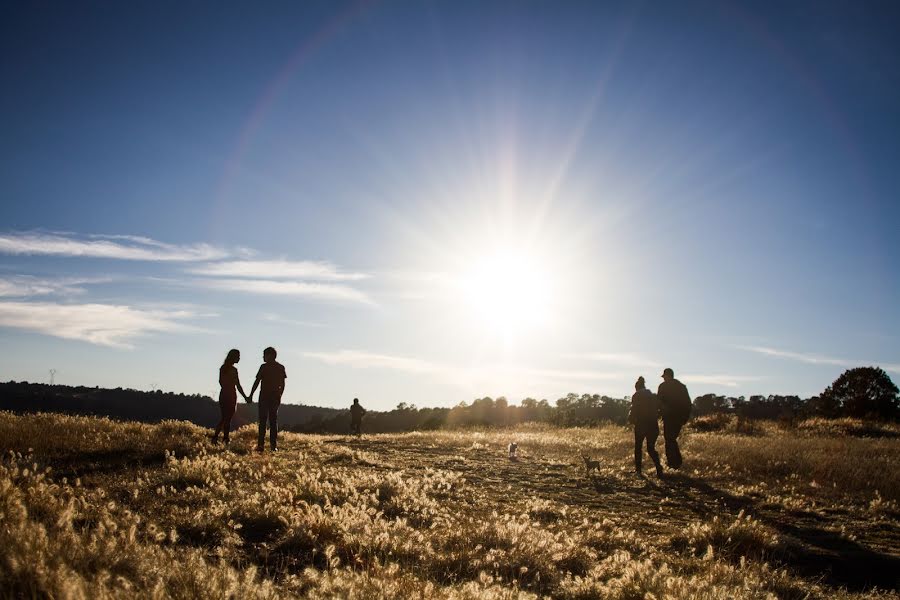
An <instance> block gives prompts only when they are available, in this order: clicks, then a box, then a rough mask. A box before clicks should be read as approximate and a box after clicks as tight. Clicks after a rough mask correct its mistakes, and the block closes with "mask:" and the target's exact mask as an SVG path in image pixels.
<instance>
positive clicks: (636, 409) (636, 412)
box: [628, 377, 663, 477]
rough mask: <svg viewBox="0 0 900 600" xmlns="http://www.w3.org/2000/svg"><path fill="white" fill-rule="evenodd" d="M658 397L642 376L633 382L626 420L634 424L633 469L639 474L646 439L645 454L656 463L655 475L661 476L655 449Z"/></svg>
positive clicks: (657, 432)
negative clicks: (632, 392) (649, 388)
mask: <svg viewBox="0 0 900 600" xmlns="http://www.w3.org/2000/svg"><path fill="white" fill-rule="evenodd" d="M658 419H659V399H658V398H657V397H656V396H655V395H654V394H653V392H651V391H650V390H648V389H647V387H646V385H645V384H644V378H643V377H638V380H637V381H636V382H635V384H634V395H633V396H632V397H631V410H630V411H629V413H628V422H629V423H631V424H632V425H634V471H635V473H637V474H638V475H641V459H642V458H643V456H644V450H643V448H641V446H642V445H643V443H644V440H647V454H649V455H650V458H651V459H653V464H654V465H656V476H657V477H662V475H663V468H662V465H661V464H660V463H659V453H658V452H657V451H656V438H658V437H659V421H658Z"/></svg>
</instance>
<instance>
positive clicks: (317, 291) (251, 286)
mask: <svg viewBox="0 0 900 600" xmlns="http://www.w3.org/2000/svg"><path fill="white" fill-rule="evenodd" d="M193 284H194V285H197V286H200V287H205V288H209V289H213V290H222V291H228V292H242V293H246V294H259V295H269V296H300V297H305V298H313V299H318V300H328V301H338V302H356V303H360V304H374V302H373V301H372V300H371V299H370V298H369V297H368V296H367V295H366V294H364V293H363V292H361V291H359V290H357V289H356V288H352V287H350V286H347V285H339V284H333V283H315V282H305V281H270V280H265V279H196V280H194V281H193Z"/></svg>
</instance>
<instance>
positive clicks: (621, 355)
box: [564, 352, 663, 368]
mask: <svg viewBox="0 0 900 600" xmlns="http://www.w3.org/2000/svg"><path fill="white" fill-rule="evenodd" d="M564 358H569V359H576V360H590V361H595V362H604V363H612V364H616V365H623V366H627V367H648V368H650V367H652V368H661V367H662V366H663V365H662V363H659V362H656V361H655V360H650V359H648V358H646V357H644V356H641V355H639V354H634V353H631V352H586V353H581V354H566V355H565V356H564Z"/></svg>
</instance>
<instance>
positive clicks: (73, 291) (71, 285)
mask: <svg viewBox="0 0 900 600" xmlns="http://www.w3.org/2000/svg"><path fill="white" fill-rule="evenodd" d="M108 281H109V279H108V278H96V279H73V278H61V279H47V278H41V277H33V276H31V275H13V276H11V277H0V297H2V298H30V297H32V296H53V295H60V296H74V295H79V294H84V293H85V292H86V291H87V290H85V288H83V287H81V286H82V285H84V284H89V283H104V282H108Z"/></svg>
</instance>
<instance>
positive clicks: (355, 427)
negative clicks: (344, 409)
mask: <svg viewBox="0 0 900 600" xmlns="http://www.w3.org/2000/svg"><path fill="white" fill-rule="evenodd" d="M350 433H355V434H356V435H362V420H359V421H357V420H356V419H353V420H352V421H350Z"/></svg>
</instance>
